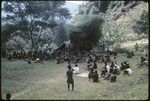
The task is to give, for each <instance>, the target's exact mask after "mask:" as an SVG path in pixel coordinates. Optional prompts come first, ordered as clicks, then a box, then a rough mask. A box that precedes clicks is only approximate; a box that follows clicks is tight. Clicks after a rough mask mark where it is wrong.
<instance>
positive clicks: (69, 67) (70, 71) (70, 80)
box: [66, 65, 74, 90]
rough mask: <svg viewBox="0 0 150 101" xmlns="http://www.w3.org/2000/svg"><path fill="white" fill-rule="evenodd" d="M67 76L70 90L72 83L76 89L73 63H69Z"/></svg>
mask: <svg viewBox="0 0 150 101" xmlns="http://www.w3.org/2000/svg"><path fill="white" fill-rule="evenodd" d="M66 76H67V83H68V90H69V89H70V84H72V90H74V80H73V70H72V68H71V65H68V71H67V72H66Z"/></svg>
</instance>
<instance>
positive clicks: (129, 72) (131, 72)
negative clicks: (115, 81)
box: [124, 68, 133, 75]
mask: <svg viewBox="0 0 150 101" xmlns="http://www.w3.org/2000/svg"><path fill="white" fill-rule="evenodd" d="M124 74H128V75H132V74H133V71H132V70H131V68H128V69H126V70H125V71H124Z"/></svg>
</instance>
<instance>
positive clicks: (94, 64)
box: [93, 61, 97, 69]
mask: <svg viewBox="0 0 150 101" xmlns="http://www.w3.org/2000/svg"><path fill="white" fill-rule="evenodd" d="M93 69H97V64H96V62H95V61H94V63H93Z"/></svg>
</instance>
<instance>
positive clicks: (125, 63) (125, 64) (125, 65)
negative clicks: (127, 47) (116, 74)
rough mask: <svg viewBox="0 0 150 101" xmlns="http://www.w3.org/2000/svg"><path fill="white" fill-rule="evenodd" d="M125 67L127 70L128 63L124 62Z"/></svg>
mask: <svg viewBox="0 0 150 101" xmlns="http://www.w3.org/2000/svg"><path fill="white" fill-rule="evenodd" d="M124 67H125V69H126V68H127V62H126V61H124Z"/></svg>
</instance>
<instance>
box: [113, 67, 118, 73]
mask: <svg viewBox="0 0 150 101" xmlns="http://www.w3.org/2000/svg"><path fill="white" fill-rule="evenodd" d="M113 74H118V70H117V66H115V68H114V70H113Z"/></svg>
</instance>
